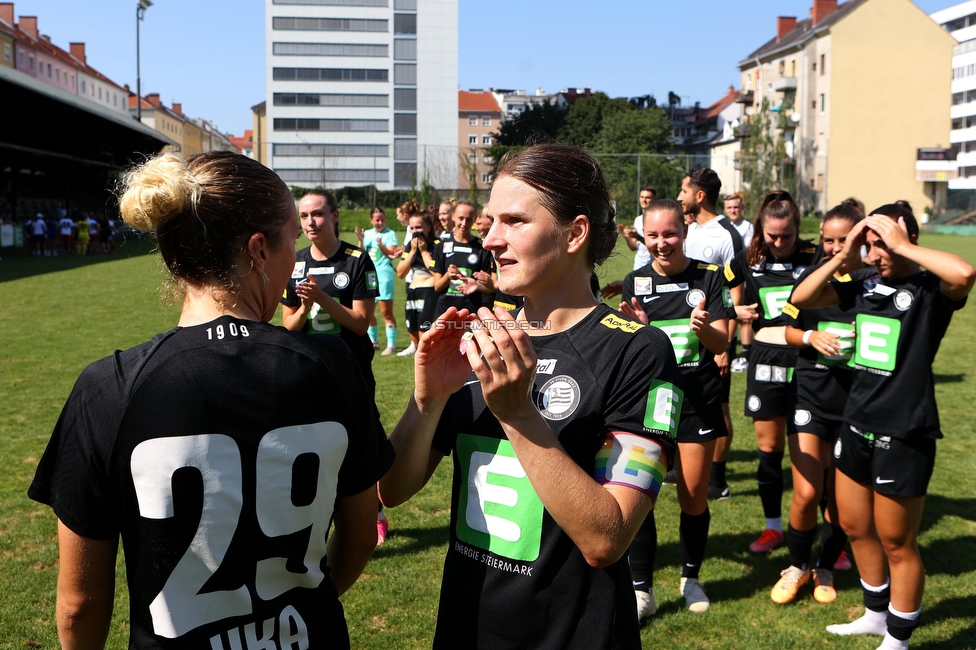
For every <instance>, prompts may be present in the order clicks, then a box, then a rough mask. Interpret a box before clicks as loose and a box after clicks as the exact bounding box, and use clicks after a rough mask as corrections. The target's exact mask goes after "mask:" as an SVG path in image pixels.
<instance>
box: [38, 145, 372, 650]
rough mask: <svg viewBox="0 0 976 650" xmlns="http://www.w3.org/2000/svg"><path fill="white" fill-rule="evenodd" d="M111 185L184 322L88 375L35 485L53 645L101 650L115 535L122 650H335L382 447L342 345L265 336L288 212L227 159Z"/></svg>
mask: <svg viewBox="0 0 976 650" xmlns="http://www.w3.org/2000/svg"><path fill="white" fill-rule="evenodd" d="M123 186H124V194H123V195H122V198H121V211H122V214H123V216H124V218H125V220H126V221H127V222H128V223H129V224H130V225H132V226H133V227H135V228H139V229H141V230H144V231H147V232H150V233H152V234H153V235H154V236H155V237H156V238H157V240H158V245H159V250H160V252H161V254H162V257H163V261H164V262H165V263H166V266H167V268H168V269H169V271H170V273H171V274H172V277H173V281H174V283H175V284H176V286H177V287H178V288H179V289H180V291H181V292H182V294H183V311H182V313H181V315H180V321H179V326H178V327H176V328H175V329H173V330H170V331H169V332H165V333H163V334H160V335H158V336H156V337H155V338H154V339H153V340H152V341H149V342H148V343H145V344H143V345H140V346H137V347H135V348H132V349H130V350H125V351H118V352H116V353H115V354H114V355H112V356H110V357H107V358H105V359H102V360H101V361H97V362H95V363H93V364H92V365H90V366H88V368H87V369H86V370H85V371H84V372H83V373H82V375H81V377H80V378H79V379H78V382H77V383H76V384H75V387H74V390H73V391H72V393H71V396H70V397H69V398H68V402H67V404H66V405H65V407H64V410H63V411H62V413H61V417H60V419H59V420H58V423H57V425H56V427H55V430H54V434H53V435H52V437H51V442H50V444H49V445H48V449H47V451H46V452H45V453H44V456H43V458H42V459H41V462H40V465H39V467H38V470H37V475H36V476H35V478H34V482H33V484H32V485H31V488H30V492H29V494H30V496H31V498H33V499H35V500H38V501H41V502H42V503H46V504H49V505H50V506H51V507H52V508H53V509H54V512H55V514H56V515H57V517H58V520H59V523H58V542H59V550H60V568H59V570H58V598H57V603H58V604H57V620H58V631H59V634H60V638H61V643H62V647H64V648H67V649H69V650H72V649H75V648H100V647H103V646H104V644H105V639H106V636H107V634H108V630H109V624H110V621H111V616H112V604H113V601H114V594H115V558H116V552H117V549H118V540H119V536H120V534H121V537H122V544H123V547H124V549H125V561H126V568H127V572H126V573H127V578H128V585H129V610H130V618H129V623H130V632H129V634H130V646H129V647H132V648H139V649H140V650H141V649H144V648H151V649H158V648H173V647H180V648H231V647H243V646H255V645H258V642H257V640H258V639H260V643H261V644H264V645H265V646H271V645H280V646H282V647H285V646H289V647H290V646H291V645H296V646H301V647H326V646H328V647H332V646H337V647H345V648H348V647H349V639H348V635H347V632H346V624H345V621H344V618H343V613H342V606H341V605H340V603H339V600H338V596H339V595H340V594H342V593H343V592H344V591H345V590H346V589H348V588H349V587H350V586H351V585H352V584H353V582H354V581H355V580H356V578H357V576H358V575H359V573H360V572H361V571H362V568H363V566H364V565H365V564H366V561H367V559H368V558H369V555H370V553H371V552H372V549H373V546H374V544H375V543H376V537H375V532H374V528H373V522H374V520H375V517H376V488H375V485H374V484H375V482H376V479H377V478H378V477H379V476H380V474H382V471H383V469H384V467H385V465H384V462H383V461H382V460H381V459H380V455H379V454H380V452H381V451H383V449H386V448H385V447H384V448H381V447H380V446H379V445H380V437H379V435H378V433H377V431H376V429H375V426H376V418H375V417H374V416H373V414H372V405H371V399H370V396H369V393H368V391H367V389H366V385H365V383H364V382H363V380H362V377H360V376H359V373H358V372H357V371H356V369H355V366H354V364H353V362H352V359H351V357H350V355H349V352H348V350H346V349H345V346H343V345H340V344H338V343H337V342H332V341H330V340H323V341H318V342H313V341H312V340H310V338H308V337H303V336H301V335H297V334H292V333H290V332H286V331H285V330H283V329H281V328H277V327H272V326H270V325H269V324H268V323H267V321H268V320H269V319H270V318H271V317H272V316H273V315H274V313H275V308H276V307H277V304H278V298H279V297H280V296H281V292H282V291H283V290H284V288H285V284H286V283H287V282H288V277H289V275H290V274H291V272H292V269H293V268H294V263H295V247H294V241H295V237H296V236H297V235H298V233H299V226H298V221H297V220H296V219H295V205H294V200H293V199H292V197H291V194H290V193H289V191H288V188H287V186H285V184H284V183H282V182H281V180H280V179H279V178H278V177H277V176H276V175H275V174H274V172H272V171H271V170H269V169H267V168H266V167H264V166H263V165H261V164H259V163H257V162H255V161H253V160H251V159H249V158H247V157H245V156H241V155H239V154H232V153H228V152H223V151H220V152H211V153H206V154H201V155H197V156H192V157H190V158H188V159H187V160H186V161H183V160H181V159H179V158H177V157H176V156H175V155H173V154H164V155H161V156H159V157H157V158H155V159H152V160H150V161H148V162H146V163H144V164H143V165H141V166H139V167H138V168H135V169H134V170H132V171H130V172H129V173H128V174H127V175H126V177H125V179H124V181H123ZM324 396H328V399H323V397H324ZM383 444H384V445H386V443H383ZM388 462H389V461H388V460H387V461H386V463H388ZM330 523H334V524H335V529H334V531H333V533H332V535H331V536H329V535H328V533H329V526H330Z"/></svg>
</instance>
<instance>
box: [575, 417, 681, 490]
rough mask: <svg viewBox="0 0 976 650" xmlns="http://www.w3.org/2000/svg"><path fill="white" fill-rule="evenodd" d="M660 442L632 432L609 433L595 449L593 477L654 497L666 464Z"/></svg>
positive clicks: (602, 481) (605, 483) (665, 457)
mask: <svg viewBox="0 0 976 650" xmlns="http://www.w3.org/2000/svg"><path fill="white" fill-rule="evenodd" d="M663 452H664V450H663V448H662V447H661V445H660V444H658V443H657V442H655V441H654V440H651V439H649V438H644V437H641V436H635V435H634V434H632V433H622V432H619V431H617V432H614V433H608V434H607V435H606V437H604V439H603V446H602V447H601V448H600V451H598V452H596V463H595V465H594V468H593V478H594V479H596V482H597V483H599V484H600V485H623V486H626V487H629V488H633V489H635V490H637V491H638V492H643V493H644V494H646V495H647V496H649V497H651V500H654V501H656V500H657V494H658V492H660V491H661V483H663V482H664V475H665V474H666V473H667V471H668V468H667V466H666V465H665V463H666V462H667V455H666V454H664V459H663V460H664V463H662V462H661V461H662V458H661V456H662V454H663Z"/></svg>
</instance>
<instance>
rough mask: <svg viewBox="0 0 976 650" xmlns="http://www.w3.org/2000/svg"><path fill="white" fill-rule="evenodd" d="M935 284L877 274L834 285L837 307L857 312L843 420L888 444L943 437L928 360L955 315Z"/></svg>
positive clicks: (920, 276)
mask: <svg viewBox="0 0 976 650" xmlns="http://www.w3.org/2000/svg"><path fill="white" fill-rule="evenodd" d="M940 282H941V281H940V279H939V277H938V276H937V275H935V274H934V273H930V272H928V271H922V272H919V273H916V274H914V275H912V276H910V277H907V278H900V279H897V280H896V279H893V278H882V277H880V276H874V277H871V278H868V279H866V280H864V281H863V282H858V283H853V282H846V283H845V282H833V283H832V284H833V287H834V290H835V291H836V292H837V295H838V296H839V297H840V300H841V302H840V304H841V306H842V307H853V309H854V311H855V312H856V313H857V318H856V322H857V338H856V339H855V348H854V382H853V384H852V386H851V395H850V399H848V401H847V408H846V410H845V412H844V419H845V421H847V422H849V423H850V424H852V425H854V426H855V427H858V428H859V429H862V430H864V431H870V432H872V433H876V434H884V435H888V436H891V437H893V438H903V439H913V438H924V437H929V438H941V437H942V432H941V431H940V427H939V411H938V407H937V406H936V403H935V382H934V380H933V378H932V361H933V360H934V359H935V354H936V352H938V350H939V344H940V343H941V342H942V337H943V336H945V333H946V329H948V327H949V321H950V320H951V319H952V313H953V312H954V311H956V310H957V309H962V307H963V306H964V305H965V304H966V298H963V299H962V300H958V301H953V300H949V299H948V298H946V296H945V295H944V294H943V293H942V291H940V290H939V284H940Z"/></svg>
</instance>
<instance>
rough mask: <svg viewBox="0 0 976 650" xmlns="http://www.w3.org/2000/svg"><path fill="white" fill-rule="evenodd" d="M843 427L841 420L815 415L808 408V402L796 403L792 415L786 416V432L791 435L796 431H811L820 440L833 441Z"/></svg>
mask: <svg viewBox="0 0 976 650" xmlns="http://www.w3.org/2000/svg"><path fill="white" fill-rule="evenodd" d="M843 427H844V423H843V422H842V421H841V420H831V419H830V418H825V417H822V416H820V415H817V414H816V413H815V412H814V411H812V410H810V405H809V404H797V405H796V406H795V407H794V408H793V409H792V415H791V416H790V417H788V418H786V433H787V435H790V436H793V435H796V434H797V433H812V434H813V435H815V436H817V437H818V438H820V439H821V440H824V441H826V442H834V441H835V440H837V436H839V435H840V430H841V429H842V428H843Z"/></svg>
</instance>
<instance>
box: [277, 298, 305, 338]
mask: <svg viewBox="0 0 976 650" xmlns="http://www.w3.org/2000/svg"><path fill="white" fill-rule="evenodd" d="M307 318H308V308H307V307H306V306H305V303H304V302H302V304H301V305H299V306H298V307H290V306H288V305H282V306H281V323H282V324H283V325H284V326H285V329H289V330H291V331H292V332H300V331H302V327H303V326H304V323H305V320H306V319H307Z"/></svg>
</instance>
